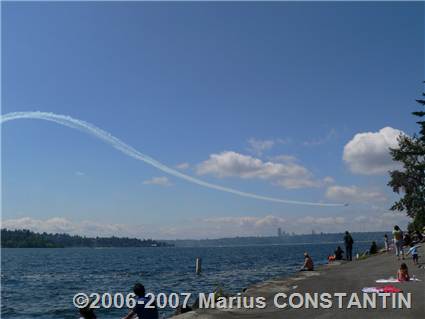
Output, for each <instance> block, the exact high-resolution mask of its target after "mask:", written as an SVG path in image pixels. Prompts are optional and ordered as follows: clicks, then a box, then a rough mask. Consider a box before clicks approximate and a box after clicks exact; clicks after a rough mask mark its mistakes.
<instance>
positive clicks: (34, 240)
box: [1, 229, 171, 248]
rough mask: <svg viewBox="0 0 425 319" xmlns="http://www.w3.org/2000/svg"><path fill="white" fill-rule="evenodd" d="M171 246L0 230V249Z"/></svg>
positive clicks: (138, 241)
mask: <svg viewBox="0 0 425 319" xmlns="http://www.w3.org/2000/svg"><path fill="white" fill-rule="evenodd" d="M160 246H171V245H170V244H166V243H164V242H158V241H155V240H152V239H144V240H140V239H136V238H119V237H96V238H90V237H82V236H77V235H68V234H47V233H42V234H40V233H35V232H32V231H30V230H26V229H22V230H8V229H2V230H1V247H2V248H62V247H160Z"/></svg>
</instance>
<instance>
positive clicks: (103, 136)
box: [0, 112, 347, 207]
mask: <svg viewBox="0 0 425 319" xmlns="http://www.w3.org/2000/svg"><path fill="white" fill-rule="evenodd" d="M20 119H32V120H45V121H51V122H55V123H58V124H61V125H64V126H68V127H70V128H73V129H76V130H79V131H82V132H85V133H88V134H91V135H93V136H95V137H97V138H98V139H100V140H102V141H104V142H106V143H108V144H109V145H111V146H112V147H114V148H115V149H117V150H119V151H120V152H122V153H124V154H126V155H128V156H131V157H133V158H135V159H137V160H139V161H143V162H145V163H148V164H149V165H152V166H154V167H156V168H157V169H159V170H161V171H163V172H165V173H167V174H170V175H173V176H175V177H178V178H181V179H184V180H186V181H188V182H191V183H194V184H198V185H201V186H204V187H208V188H212V189H216V190H219V191H222V192H227V193H232V194H235V195H239V196H244V197H250V198H254V199H259V200H265V201H270V202H278V203H285V204H298V205H311V206H328V207H329V206H334V207H338V206H346V205H347V204H336V203H320V202H304V201H295V200H287V199H281V198H273V197H267V196H262V195H257V194H252V193H246V192H242V191H239V190H236V189H233V188H229V187H224V186H220V185H216V184H212V183H208V182H205V181H202V180H200V179H197V178H195V177H192V176H189V175H186V174H183V173H181V172H179V171H177V170H175V169H172V168H170V167H168V166H166V165H164V164H162V163H160V162H158V161H157V160H155V159H153V158H151V157H149V156H147V155H145V154H143V153H140V152H139V151H137V150H136V149H134V148H133V147H131V146H130V145H127V144H125V143H124V142H123V141H121V140H119V139H118V138H116V137H115V136H113V135H111V134H109V133H108V132H106V131H104V130H102V129H100V128H98V127H96V126H94V125H93V124H90V123H87V122H84V121H81V120H77V119H74V118H72V117H70V116H67V115H60V114H55V113H48V112H13V113H8V114H4V115H2V116H1V121H0V123H5V122H8V121H14V120H20Z"/></svg>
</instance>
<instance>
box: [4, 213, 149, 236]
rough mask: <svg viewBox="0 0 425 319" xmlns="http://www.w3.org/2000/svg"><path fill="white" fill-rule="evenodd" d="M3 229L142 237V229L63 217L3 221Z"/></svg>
mask: <svg viewBox="0 0 425 319" xmlns="http://www.w3.org/2000/svg"><path fill="white" fill-rule="evenodd" d="M2 228H7V229H29V230H32V231H35V232H46V233H67V234H73V235H86V236H94V237H95V236H134V237H138V236H140V231H141V230H142V228H141V227H140V226H137V227H135V226H134V228H133V226H129V225H124V224H108V223H100V222H95V221H88V220H84V221H81V222H73V221H70V220H68V219H66V218H63V217H53V218H48V219H45V220H42V219H34V218H31V217H23V218H17V219H8V220H4V221H2Z"/></svg>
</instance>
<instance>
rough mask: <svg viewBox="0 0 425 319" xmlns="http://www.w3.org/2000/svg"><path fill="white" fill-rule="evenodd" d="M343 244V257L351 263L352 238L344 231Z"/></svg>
mask: <svg viewBox="0 0 425 319" xmlns="http://www.w3.org/2000/svg"><path fill="white" fill-rule="evenodd" d="M344 244H345V255H346V258H347V260H349V261H352V260H353V244H354V240H353V237H351V235H350V233H349V232H348V230H347V231H345V236H344Z"/></svg>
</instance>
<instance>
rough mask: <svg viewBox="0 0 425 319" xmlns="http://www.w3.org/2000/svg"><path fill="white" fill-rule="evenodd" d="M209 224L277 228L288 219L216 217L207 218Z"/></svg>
mask: <svg viewBox="0 0 425 319" xmlns="http://www.w3.org/2000/svg"><path fill="white" fill-rule="evenodd" d="M204 221H205V222H207V223H215V224H233V225H239V226H249V227H264V226H276V225H279V224H284V223H285V222H286V219H284V218H281V217H277V216H273V215H267V216H264V217H254V216H242V217H216V218H207V219H205V220H204Z"/></svg>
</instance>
